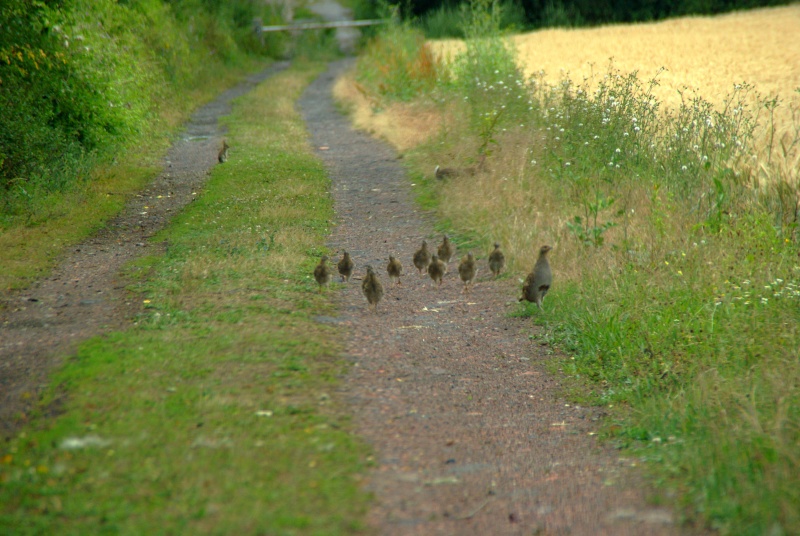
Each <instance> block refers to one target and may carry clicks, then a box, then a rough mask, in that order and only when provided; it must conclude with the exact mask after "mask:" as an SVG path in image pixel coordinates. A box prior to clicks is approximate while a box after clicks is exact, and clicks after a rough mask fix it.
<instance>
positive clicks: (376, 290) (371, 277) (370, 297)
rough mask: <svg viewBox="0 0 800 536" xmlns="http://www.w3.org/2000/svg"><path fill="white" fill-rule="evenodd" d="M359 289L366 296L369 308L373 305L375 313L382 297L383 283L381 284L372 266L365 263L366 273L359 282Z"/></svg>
mask: <svg viewBox="0 0 800 536" xmlns="http://www.w3.org/2000/svg"><path fill="white" fill-rule="evenodd" d="M361 291H362V292H363V293H364V296H365V297H366V298H367V302H368V303H369V306H370V308H373V307H374V309H375V313H377V312H378V302H379V301H381V298H383V285H381V281H380V279H378V276H377V275H376V274H375V271H374V270H373V269H372V266H369V265H367V275H365V276H364V280H363V281H362V282H361Z"/></svg>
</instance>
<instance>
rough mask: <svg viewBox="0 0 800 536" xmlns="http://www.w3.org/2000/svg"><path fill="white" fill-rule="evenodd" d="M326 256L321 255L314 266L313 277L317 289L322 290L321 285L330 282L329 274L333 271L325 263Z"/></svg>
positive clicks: (326, 260)
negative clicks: (317, 286)
mask: <svg viewBox="0 0 800 536" xmlns="http://www.w3.org/2000/svg"><path fill="white" fill-rule="evenodd" d="M327 262H328V256H327V255H323V256H322V259H320V261H319V264H318V265H317V267H316V268H314V279H315V280H316V281H317V284H318V285H319V291H320V292H322V287H324V286H325V285H327V284H328V283H330V282H331V274H332V273H333V272H332V271H331V269H330V267H329V266H328V264H327Z"/></svg>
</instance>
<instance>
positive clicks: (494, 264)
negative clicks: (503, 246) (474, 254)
mask: <svg viewBox="0 0 800 536" xmlns="http://www.w3.org/2000/svg"><path fill="white" fill-rule="evenodd" d="M505 265H506V257H505V255H503V252H502V251H500V244H498V243H497V242H495V244H494V251H492V252H491V253H490V254H489V269H490V270H491V271H492V274H493V275H494V276H495V277H497V276H499V275H500V272H501V271H502V270H503V267H504V266H505Z"/></svg>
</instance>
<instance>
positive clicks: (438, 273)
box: [428, 255, 447, 287]
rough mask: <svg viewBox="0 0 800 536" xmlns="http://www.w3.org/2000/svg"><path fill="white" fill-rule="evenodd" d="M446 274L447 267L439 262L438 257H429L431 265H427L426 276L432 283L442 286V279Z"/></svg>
mask: <svg viewBox="0 0 800 536" xmlns="http://www.w3.org/2000/svg"><path fill="white" fill-rule="evenodd" d="M446 273H447V265H446V264H445V263H443V262H442V261H440V260H439V256H438V255H433V256H431V263H430V264H429V265H428V275H429V276H431V279H433V282H434V283H437V284H438V285H439V286H440V287H441V286H442V278H443V277H444V274H446Z"/></svg>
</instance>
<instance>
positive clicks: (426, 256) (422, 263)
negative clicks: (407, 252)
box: [414, 240, 431, 276]
mask: <svg viewBox="0 0 800 536" xmlns="http://www.w3.org/2000/svg"><path fill="white" fill-rule="evenodd" d="M430 263H431V252H430V251H428V241H427V240H423V241H422V247H421V248H419V249H418V250H417V251H416V253H414V266H416V267H417V270H419V275H421V276H424V275H425V274H424V273H423V272H422V271H423V270H424V269H425V268H427V267H428V265H429V264H430Z"/></svg>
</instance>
